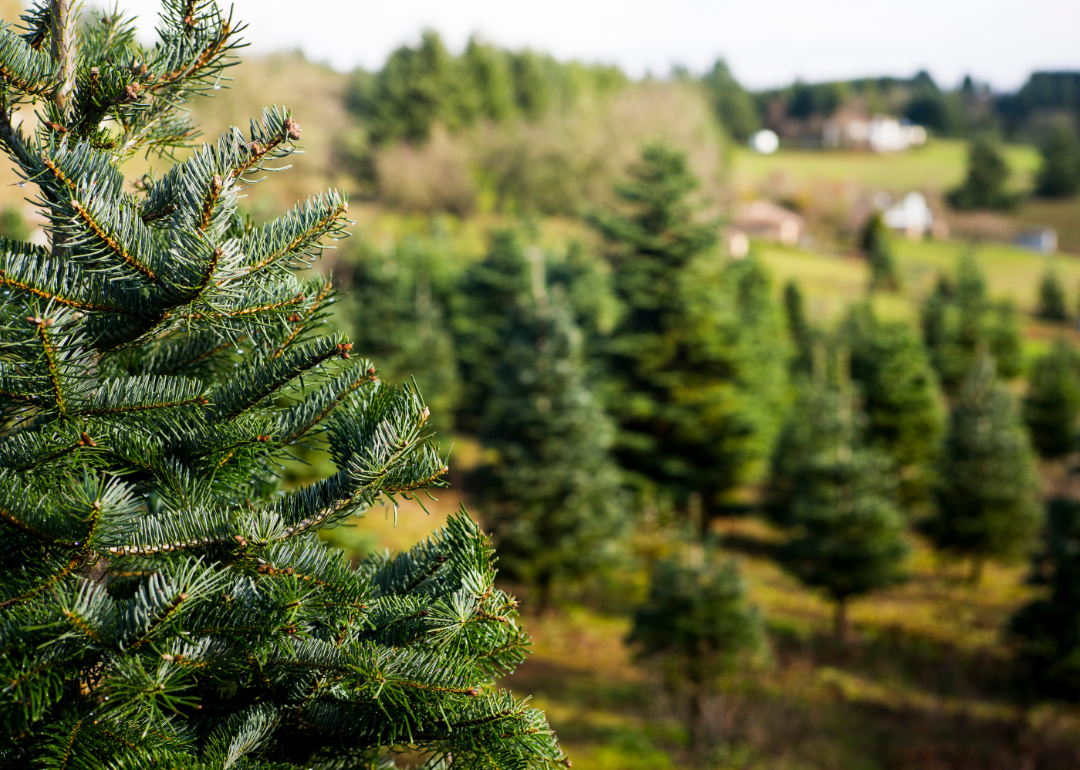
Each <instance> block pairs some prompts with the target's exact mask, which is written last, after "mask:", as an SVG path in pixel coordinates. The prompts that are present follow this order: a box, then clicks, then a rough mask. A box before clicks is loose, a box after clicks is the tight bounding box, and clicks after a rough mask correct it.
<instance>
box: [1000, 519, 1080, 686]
mask: <svg viewBox="0 0 1080 770" xmlns="http://www.w3.org/2000/svg"><path fill="white" fill-rule="evenodd" d="M1030 582H1032V583H1034V584H1035V585H1038V586H1043V587H1045V588H1046V589H1047V596H1045V597H1043V598H1039V599H1036V600H1035V601H1033V602H1031V603H1030V604H1028V605H1026V606H1025V607H1023V608H1021V609H1020V611H1019V612H1017V613H1016V615H1015V616H1013V618H1012V620H1011V622H1010V623H1009V629H1008V636H1009V637H1010V638H1011V640H1012V641H1013V642H1014V643H1015V644H1016V646H1017V648H1018V650H1017V651H1018V653H1019V654H1018V657H1019V659H1020V660H1021V661H1022V662H1023V663H1025V664H1026V665H1027V666H1028V667H1029V671H1030V673H1031V674H1032V675H1033V676H1032V680H1033V684H1035V686H1036V689H1038V690H1040V691H1042V692H1044V693H1047V694H1050V695H1055V696H1058V697H1065V698H1070V699H1072V698H1075V697H1076V694H1077V693H1078V692H1080V503H1078V502H1077V501H1075V500H1068V499H1063V498H1058V499H1055V500H1052V501H1051V502H1050V504H1049V505H1048V506H1047V511H1046V528H1045V531H1044V533H1043V545H1042V549H1041V550H1040V552H1039V553H1038V554H1036V556H1035V558H1034V560H1033V562H1032V571H1031V581H1030Z"/></svg>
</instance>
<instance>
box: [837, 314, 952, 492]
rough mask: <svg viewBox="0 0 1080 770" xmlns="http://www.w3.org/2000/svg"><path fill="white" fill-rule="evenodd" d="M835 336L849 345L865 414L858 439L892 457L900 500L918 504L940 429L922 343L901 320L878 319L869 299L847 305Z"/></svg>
mask: <svg viewBox="0 0 1080 770" xmlns="http://www.w3.org/2000/svg"><path fill="white" fill-rule="evenodd" d="M841 339H842V340H843V343H844V344H845V345H846V346H847V348H848V349H849V350H850V351H851V378H852V381H853V382H855V383H856V384H857V385H858V386H859V393H860V395H861V400H862V410H863V412H864V414H865V415H866V423H865V427H864V428H863V431H862V435H863V436H864V440H865V442H866V444H867V445H868V446H871V447H876V448H878V449H880V450H882V451H884V452H885V453H886V454H887V455H888V456H889V457H890V458H891V459H892V462H893V465H894V467H895V469H896V472H897V477H898V485H899V486H898V491H899V500H900V502H901V504H902V505H903V506H904V507H905V508H907V507H910V506H918V505H920V504H922V503H924V502H926V501H927V499H928V495H929V489H930V477H931V474H932V470H933V461H934V458H935V456H936V454H937V451H938V447H939V443H940V440H941V437H942V433H943V430H944V414H943V410H942V407H941V396H940V393H939V391H938V385H937V377H936V376H935V374H934V371H933V368H932V367H931V366H930V361H929V358H928V357H927V354H926V349H925V348H924V347H923V345H922V341H921V340H920V339H919V338H918V336H917V333H916V332H915V331H914V330H913V329H912V328H911V327H910V326H909V325H908V324H907V323H900V322H892V323H888V322H881V321H879V320H878V319H877V318H876V317H875V315H874V312H873V308H872V307H871V306H869V305H863V306H860V307H857V308H854V309H853V310H852V311H851V313H850V314H849V316H848V318H847V320H846V322H845V324H844V328H843V330H842V333H841Z"/></svg>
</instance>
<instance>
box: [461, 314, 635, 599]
mask: <svg viewBox="0 0 1080 770" xmlns="http://www.w3.org/2000/svg"><path fill="white" fill-rule="evenodd" d="M506 312H507V316H508V317H509V321H508V323H507V324H506V326H505V327H504V329H503V332H502V335H501V337H500V340H499V347H500V350H501V354H500V356H499V359H498V361H497V363H496V365H495V374H496V378H497V383H498V385H497V386H496V388H495V390H494V391H493V393H492V394H491V396H490V398H489V399H488V401H487V403H486V405H485V410H484V415H483V421H482V423H481V430H480V438H481V440H482V441H483V443H484V446H485V448H487V449H488V450H489V451H491V452H492V453H493V454H494V459H493V460H492V461H490V462H488V463H486V464H485V465H484V466H483V467H481V468H480V469H479V470H478V471H477V472H476V473H475V474H474V475H473V477H472V478H471V479H470V487H471V488H473V489H474V491H475V499H476V501H477V503H478V505H479V506H480V509H481V511H482V512H483V514H484V519H485V523H486V524H487V525H488V527H489V528H490V529H491V531H492V538H493V540H494V544H495V546H496V549H497V550H498V553H499V567H500V572H501V574H503V575H505V576H507V577H508V578H509V579H510V580H512V581H514V582H516V583H520V584H525V585H528V586H530V587H531V588H533V589H535V591H536V602H535V604H536V608H537V610H538V611H539V612H543V611H544V610H545V609H547V607H548V606H549V605H550V603H551V597H552V591H553V589H554V588H555V587H556V584H557V583H559V582H562V581H566V580H572V579H575V578H580V577H582V576H584V575H585V574H587V573H588V572H589V571H591V570H595V569H597V567H598V566H601V565H602V564H603V561H604V556H605V553H606V554H609V555H610V554H611V553H612V552H613V547H614V546H615V544H616V542H617V540H618V538H619V535H620V534H621V532H622V531H623V530H624V529H625V525H626V523H627V522H628V518H627V517H626V514H625V508H624V507H623V506H622V505H621V504H620V500H619V492H620V490H619V475H618V471H617V469H616V466H615V465H614V463H613V462H612V460H611V457H610V454H609V448H610V444H611V438H612V428H611V425H610V424H609V421H608V419H607V417H606V415H605V414H604V412H603V410H602V408H601V407H600V405H599V404H598V403H597V402H596V401H595V400H594V399H593V396H592V394H591V393H590V391H589V389H588V387H587V385H586V382H585V377H584V363H583V361H582V359H581V335H580V333H579V332H578V329H577V327H576V325H575V324H574V321H573V317H572V314H571V312H570V310H569V308H568V307H567V306H566V304H565V302H564V301H563V300H562V299H560V298H559V297H558V296H557V295H556V296H555V297H554V298H552V299H550V300H549V299H548V298H546V296H545V295H544V294H541V295H540V296H539V297H538V298H537V299H536V300H535V301H532V302H524V303H520V304H518V305H515V306H512V307H510V308H507V311H506Z"/></svg>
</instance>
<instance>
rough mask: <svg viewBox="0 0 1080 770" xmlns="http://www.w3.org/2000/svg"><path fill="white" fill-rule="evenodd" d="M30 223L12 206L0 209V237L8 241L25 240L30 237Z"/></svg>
mask: <svg viewBox="0 0 1080 770" xmlns="http://www.w3.org/2000/svg"><path fill="white" fill-rule="evenodd" d="M30 233H31V229H30V224H29V223H28V222H27V221H26V217H24V216H23V215H22V212H20V211H19V210H18V209H17V208H15V207H14V206H4V207H3V208H2V209H0V238H7V239H8V240H9V241H26V240H29V239H30Z"/></svg>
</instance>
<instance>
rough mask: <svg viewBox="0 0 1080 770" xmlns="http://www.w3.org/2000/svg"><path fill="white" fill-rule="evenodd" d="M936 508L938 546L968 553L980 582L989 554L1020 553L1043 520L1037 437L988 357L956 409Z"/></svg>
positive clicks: (973, 577) (1005, 556)
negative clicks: (1031, 433) (1035, 448)
mask: <svg viewBox="0 0 1080 770" xmlns="http://www.w3.org/2000/svg"><path fill="white" fill-rule="evenodd" d="M936 496H937V514H936V516H935V518H934V519H933V520H932V521H931V522H930V523H929V534H930V536H931V538H932V539H933V540H934V542H935V544H936V545H937V547H938V548H940V549H941V550H943V551H946V552H948V553H951V554H953V555H955V556H959V557H962V558H967V559H968V560H969V562H970V564H971V575H970V577H971V580H972V582H978V580H979V578H980V576H981V570H982V566H983V563H984V562H985V561H986V560H987V559H1001V560H1007V559H1012V558H1016V557H1019V556H1022V555H1024V554H1025V552H1026V551H1027V548H1028V547H1029V546H1030V545H1031V542H1032V540H1033V538H1034V537H1035V535H1036V533H1037V532H1038V528H1039V525H1040V523H1041V518H1042V512H1041V509H1040V504H1039V477H1038V472H1037V469H1036V467H1035V456H1034V453H1033V452H1032V450H1031V441H1030V439H1029V438H1028V435H1027V431H1026V430H1025V428H1024V425H1023V422H1022V421H1021V419H1020V410H1019V409H1018V408H1017V404H1016V401H1015V399H1014V398H1013V396H1012V394H1011V393H1009V392H1008V390H1006V389H1005V387H1004V386H1003V385H1002V384H1000V383H999V382H997V380H996V379H995V377H994V366H993V362H992V361H990V360H988V359H983V361H981V362H980V363H979V364H978V365H977V366H976V367H975V369H974V370H973V371H972V372H971V374H970V375H969V377H968V380H967V382H966V383H965V385H964V387H963V389H962V390H961V393H960V396H959V398H958V399H957V402H956V405H955V406H954V408H953V412H952V417H951V420H950V425H949V431H948V435H947V436H946V439H945V446H944V448H943V450H942V453H941V458H940V460H939V463H938V486H937V490H936Z"/></svg>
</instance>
